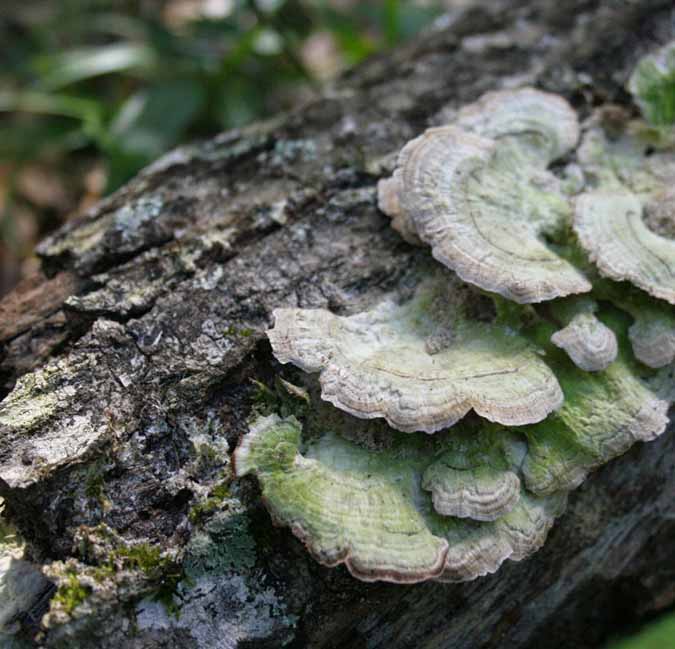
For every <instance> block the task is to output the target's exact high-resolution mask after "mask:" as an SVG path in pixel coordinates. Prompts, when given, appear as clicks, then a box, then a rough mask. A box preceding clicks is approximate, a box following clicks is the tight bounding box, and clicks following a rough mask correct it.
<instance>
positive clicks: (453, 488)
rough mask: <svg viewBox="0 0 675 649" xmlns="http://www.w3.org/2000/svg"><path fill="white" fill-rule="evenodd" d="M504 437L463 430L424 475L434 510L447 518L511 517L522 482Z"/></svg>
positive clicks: (482, 519)
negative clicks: (510, 459) (465, 432)
mask: <svg viewBox="0 0 675 649" xmlns="http://www.w3.org/2000/svg"><path fill="white" fill-rule="evenodd" d="M502 443H505V444H510V443H512V440H510V439H509V438H507V437H505V436H504V435H494V434H492V435H490V433H488V432H485V433H483V434H481V433H480V432H479V433H476V431H470V432H469V433H467V434H464V435H462V433H461V432H460V431H458V432H457V433H456V434H454V435H453V437H452V444H451V446H450V448H449V450H448V451H446V452H444V453H443V454H442V455H441V456H440V457H439V458H438V459H437V460H436V461H435V462H434V463H433V464H431V465H430V466H429V467H428V468H427V469H426V471H425V472H424V474H423V476H422V488H423V489H426V490H427V491H430V492H431V494H432V502H433V505H434V509H435V510H436V511H437V512H438V513H439V514H442V515H443V516H456V517H457V518H472V519H474V520H477V521H494V520H497V519H498V518H501V517H502V516H504V514H508V513H509V512H510V511H511V510H512V509H513V508H514V507H515V506H516V504H517V503H518V501H519V500H520V479H519V477H518V473H517V470H516V466H515V465H513V463H512V462H509V453H508V451H507V449H505V448H502V446H501V444H502Z"/></svg>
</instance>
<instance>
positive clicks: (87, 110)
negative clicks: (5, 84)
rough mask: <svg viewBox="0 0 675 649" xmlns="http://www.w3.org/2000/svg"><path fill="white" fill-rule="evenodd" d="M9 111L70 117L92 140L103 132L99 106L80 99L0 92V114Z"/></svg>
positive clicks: (44, 94) (37, 93) (54, 95)
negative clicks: (77, 122) (79, 122)
mask: <svg viewBox="0 0 675 649" xmlns="http://www.w3.org/2000/svg"><path fill="white" fill-rule="evenodd" d="M9 111H14V112H25V113H33V114H37V115H40V114H41V115H55V116H59V117H72V118H73V119H78V120H80V121H81V123H82V129H83V130H84V132H85V133H87V135H89V136H90V137H93V138H98V137H100V135H101V134H102V132H103V130H102V123H103V110H102V107H101V105H100V104H99V103H98V102H96V101H91V100H88V99H84V98H81V97H75V96H71V95H61V94H49V93H44V92H31V91H27V92H15V91H11V90H10V91H6V92H0V112H9Z"/></svg>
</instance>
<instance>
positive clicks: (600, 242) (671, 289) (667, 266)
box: [574, 189, 675, 304]
mask: <svg viewBox="0 0 675 649" xmlns="http://www.w3.org/2000/svg"><path fill="white" fill-rule="evenodd" d="M574 231H575V232H576V233H577V236H578V237H579V241H580V243H581V245H582V246H583V247H584V249H585V250H586V251H587V252H588V253H589V255H590V258H591V261H594V262H595V264H596V265H597V267H598V270H599V271H600V273H601V274H602V275H603V276H605V277H609V278H610V279H613V280H615V281H622V280H628V281H629V282H631V283H632V284H634V285H635V286H638V287H639V288H641V289H643V290H644V291H646V292H647V293H649V294H650V295H653V296H654V297H657V298H659V299H662V300H666V301H667V302H670V303H671V304H675V241H671V240H669V239H666V238H665V237H660V236H659V235H657V234H654V233H653V232H652V231H651V230H649V229H648V228H647V226H646V225H645V224H644V222H643V220H642V203H641V202H640V200H639V199H638V197H637V196H636V195H635V194H632V193H629V192H625V191H620V190H617V189H614V190H612V191H600V190H599V191H592V192H588V193H585V194H582V195H581V196H579V197H578V198H577V201H576V212H575V218H574Z"/></svg>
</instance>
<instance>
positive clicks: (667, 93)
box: [628, 41, 675, 127]
mask: <svg viewBox="0 0 675 649" xmlns="http://www.w3.org/2000/svg"><path fill="white" fill-rule="evenodd" d="M628 89H629V90H630V92H631V93H632V95H633V97H634V98H635V103H637V105H638V106H639V107H640V110H641V111H642V114H643V115H644V117H645V119H646V120H647V121H648V122H649V123H650V124H653V125H654V126H656V127H670V126H672V125H673V124H675V41H674V42H671V43H668V44H667V45H665V46H664V47H662V48H661V49H660V50H658V51H657V52H655V53H654V54H653V55H651V56H645V57H644V58H643V59H642V60H641V61H640V62H639V63H638V64H637V66H636V67H635V70H634V72H633V74H632V75H631V77H630V80H629V81H628Z"/></svg>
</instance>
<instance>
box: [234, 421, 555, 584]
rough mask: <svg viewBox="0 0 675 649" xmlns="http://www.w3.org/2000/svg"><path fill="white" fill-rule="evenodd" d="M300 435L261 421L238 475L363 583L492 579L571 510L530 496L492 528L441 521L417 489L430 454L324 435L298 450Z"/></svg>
mask: <svg viewBox="0 0 675 649" xmlns="http://www.w3.org/2000/svg"><path fill="white" fill-rule="evenodd" d="M300 436H301V428H300V424H299V422H298V421H297V420H295V419H294V418H289V419H281V418H279V417H277V416H276V415H271V416H269V417H262V418H259V419H258V420H256V421H255V423H254V424H253V425H252V426H251V428H250V431H249V433H248V434H247V435H246V436H245V437H244V438H243V439H242V443H241V444H240V446H239V448H238V449H237V450H236V451H235V455H234V461H235V470H236V474H237V476H243V475H246V474H249V473H255V474H256V476H257V477H258V480H259V481H260V484H261V486H262V491H263V498H264V499H265V503H266V505H267V507H268V509H269V510H270V513H271V514H272V517H273V518H274V520H275V521H276V522H277V523H279V524H285V525H288V526H290V528H291V530H292V531H293V533H294V534H295V535H296V536H297V537H298V538H299V539H300V540H302V541H303V542H304V543H305V545H306V546H307V549H308V550H309V552H310V553H311V554H312V555H313V556H314V557H315V558H316V559H317V560H318V561H319V562H320V563H323V564H325V565H328V566H335V565H337V564H340V563H344V564H345V565H346V566H347V568H348V569H349V571H350V572H351V573H352V574H353V575H354V576H355V577H358V578H359V579H362V580H364V581H374V580H383V581H392V582H396V583H413V582H418V581H424V580H427V579H438V580H442V581H464V580H469V579H474V578H476V577H479V576H482V575H485V574H488V573H492V572H494V571H495V570H497V569H498V568H499V566H500V565H501V564H502V563H503V562H504V561H505V560H506V559H508V558H511V559H513V560H516V561H517V560H520V559H523V558H524V557H526V556H527V555H529V554H530V553H531V552H533V551H535V550H536V549H538V548H539V547H540V546H541V545H542V543H543V542H544V540H545V537H546V534H547V533H548V530H549V529H550V527H551V525H552V524H553V521H554V519H555V517H556V516H558V515H560V514H561V513H562V511H563V508H564V504H565V496H564V494H556V495H554V496H550V497H535V496H532V495H529V494H524V495H523V496H522V497H521V498H520V499H519V501H518V503H517V504H516V505H515V506H514V507H513V508H512V509H511V510H510V511H509V512H508V513H505V514H504V515H503V516H501V517H499V518H497V519H496V520H494V521H493V522H485V523H480V522H476V521H467V520H463V519H460V518H454V517H449V516H439V515H438V514H437V513H435V512H434V511H433V509H432V508H431V507H430V501H429V499H428V498H424V497H423V494H422V493H421V492H420V489H419V485H420V476H421V473H422V471H423V470H424V468H425V464H426V463H428V462H429V458H428V456H427V454H426V453H424V449H423V448H421V447H419V446H418V445H416V444H415V443H413V442H412V441H409V439H407V440H406V439H404V440H401V441H400V442H399V443H398V444H396V445H395V446H394V447H393V448H392V449H390V450H386V451H381V452H380V453H378V454H373V453H371V452H369V451H367V450H365V449H363V448H361V447H359V446H356V445H355V444H353V443H350V442H347V441H346V440H344V439H341V438H340V437H338V436H337V435H335V434H331V433H325V434H324V435H323V436H322V438H321V439H320V440H319V441H318V442H315V443H314V444H311V445H309V447H308V448H307V450H306V451H305V453H304V454H300V451H299V447H300Z"/></svg>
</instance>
